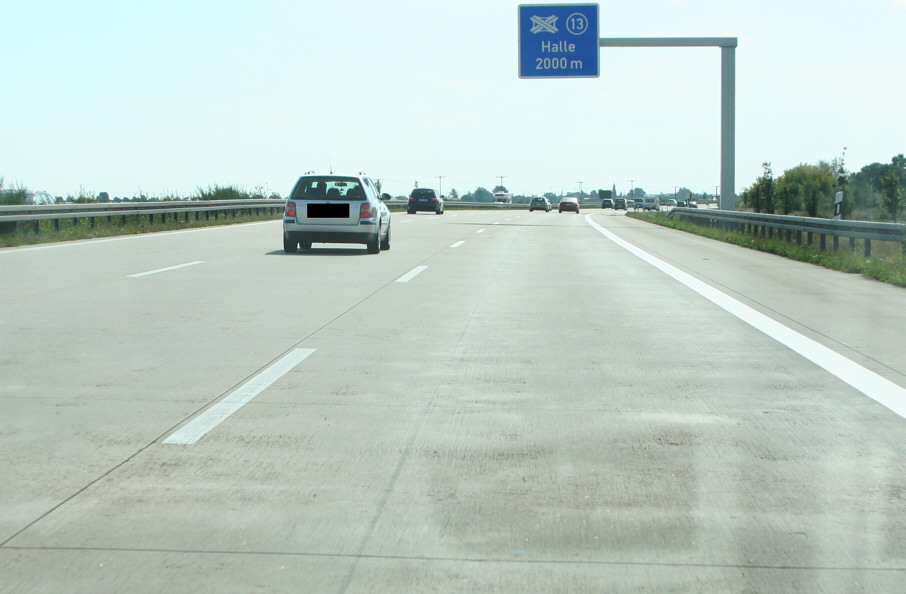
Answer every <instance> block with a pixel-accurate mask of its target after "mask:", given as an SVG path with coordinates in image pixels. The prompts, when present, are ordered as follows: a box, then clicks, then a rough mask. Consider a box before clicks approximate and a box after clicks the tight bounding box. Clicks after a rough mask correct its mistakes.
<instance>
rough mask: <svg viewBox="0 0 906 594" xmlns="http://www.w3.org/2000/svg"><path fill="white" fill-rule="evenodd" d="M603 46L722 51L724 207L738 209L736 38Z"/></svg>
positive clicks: (618, 41)
mask: <svg viewBox="0 0 906 594" xmlns="http://www.w3.org/2000/svg"><path fill="white" fill-rule="evenodd" d="M599 44H600V46H601V47H719V48H720V208H721V210H736V46H737V45H738V40H737V38H736V37H627V38H616V37H615V38H604V37H602V38H601V39H600V40H599Z"/></svg>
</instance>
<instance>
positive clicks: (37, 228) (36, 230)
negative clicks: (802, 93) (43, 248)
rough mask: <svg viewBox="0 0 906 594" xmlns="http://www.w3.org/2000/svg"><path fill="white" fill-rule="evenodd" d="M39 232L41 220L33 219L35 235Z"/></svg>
mask: <svg viewBox="0 0 906 594" xmlns="http://www.w3.org/2000/svg"><path fill="white" fill-rule="evenodd" d="M40 232H41V221H35V235H37V234H38V233H40Z"/></svg>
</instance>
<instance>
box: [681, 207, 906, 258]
mask: <svg viewBox="0 0 906 594" xmlns="http://www.w3.org/2000/svg"><path fill="white" fill-rule="evenodd" d="M667 217H668V218H673V219H677V218H678V219H679V220H688V221H691V222H693V223H695V224H698V225H703V226H708V227H720V228H723V229H726V230H728V231H739V232H742V233H749V234H752V235H757V236H760V237H767V238H768V239H773V238H774V237H775V232H776V236H777V238H778V239H785V240H786V241H793V240H794V239H795V241H796V242H797V243H798V244H800V245H801V244H802V240H803V237H802V234H803V233H805V234H806V241H807V243H808V245H812V244H813V241H814V236H815V235H818V236H819V243H820V246H821V249H826V248H827V243H826V242H827V237H832V238H833V247H834V249H835V250H836V249H838V248H839V240H840V238H841V237H846V238H849V244H850V249H855V245H856V243H855V242H856V239H862V240H864V246H865V252H864V253H865V257H866V258H868V257H870V256H871V242H872V240H875V241H893V242H897V243H900V244H901V245H902V246H903V248H902V249H903V253H904V254H906V225H903V224H900V223H876V222H872V221H842V220H833V219H818V218H811V217H792V216H787V215H774V214H763V213H752V212H738V211H729V210H708V209H704V210H699V209H695V208H674V209H672V210H671V211H670V212H669V213H668V214H667ZM794 234H795V238H794Z"/></svg>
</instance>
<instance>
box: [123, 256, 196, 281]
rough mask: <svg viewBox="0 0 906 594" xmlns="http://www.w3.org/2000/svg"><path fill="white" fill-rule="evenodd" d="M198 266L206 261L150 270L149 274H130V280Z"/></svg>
mask: <svg viewBox="0 0 906 594" xmlns="http://www.w3.org/2000/svg"><path fill="white" fill-rule="evenodd" d="M197 264H204V260H198V261H196V262H189V263H188V264H178V265H176V266H168V267H167V268H158V269H157V270H149V271H148V272H139V273H138V274H130V275H129V276H128V278H138V277H140V276H148V275H150V274H157V273H158V272H167V271H169V270H177V269H179V268H186V267H187V266H195V265H197Z"/></svg>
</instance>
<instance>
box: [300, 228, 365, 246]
mask: <svg viewBox="0 0 906 594" xmlns="http://www.w3.org/2000/svg"><path fill="white" fill-rule="evenodd" d="M283 234H284V235H285V236H286V238H287V239H289V240H290V241H296V242H299V243H308V242H311V243H370V242H373V241H375V238H376V237H377V236H378V227H377V225H362V226H360V227H350V228H349V229H320V230H319V229H299V228H298V227H297V228H295V229H288V228H285V229H284V230H283Z"/></svg>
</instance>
